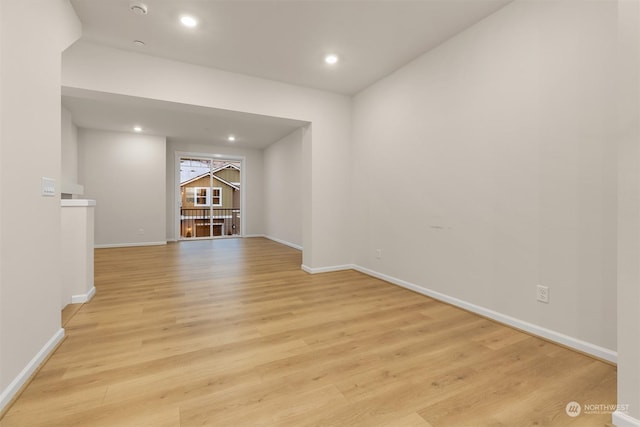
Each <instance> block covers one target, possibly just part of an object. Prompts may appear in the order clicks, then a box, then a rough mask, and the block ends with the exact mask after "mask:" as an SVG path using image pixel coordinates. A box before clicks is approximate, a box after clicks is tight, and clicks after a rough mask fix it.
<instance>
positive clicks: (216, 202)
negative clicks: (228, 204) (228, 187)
mask: <svg viewBox="0 0 640 427" xmlns="http://www.w3.org/2000/svg"><path fill="white" fill-rule="evenodd" d="M211 197H212V199H211V205H212V206H222V188H221V187H213V196H211Z"/></svg>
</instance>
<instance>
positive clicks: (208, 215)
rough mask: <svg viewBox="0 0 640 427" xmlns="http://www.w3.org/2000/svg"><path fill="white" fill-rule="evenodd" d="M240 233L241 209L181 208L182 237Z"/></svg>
mask: <svg viewBox="0 0 640 427" xmlns="http://www.w3.org/2000/svg"><path fill="white" fill-rule="evenodd" d="M238 235H240V209H233V208H213V209H209V208H180V237H181V238H183V239H190V238H198V237H223V236H238Z"/></svg>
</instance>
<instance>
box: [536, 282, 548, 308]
mask: <svg viewBox="0 0 640 427" xmlns="http://www.w3.org/2000/svg"><path fill="white" fill-rule="evenodd" d="M536 291H537V296H536V299H537V300H538V301H540V302H544V303H547V304H548V303H549V287H548V286H542V285H538V287H537V288H536Z"/></svg>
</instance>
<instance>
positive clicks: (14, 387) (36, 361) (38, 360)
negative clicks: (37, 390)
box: [0, 328, 64, 411]
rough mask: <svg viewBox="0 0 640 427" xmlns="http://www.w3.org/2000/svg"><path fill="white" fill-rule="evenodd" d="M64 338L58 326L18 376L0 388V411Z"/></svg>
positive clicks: (62, 331)
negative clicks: (0, 389)
mask: <svg viewBox="0 0 640 427" xmlns="http://www.w3.org/2000/svg"><path fill="white" fill-rule="evenodd" d="M63 338H64V329H62V328H60V329H58V331H57V332H56V333H55V334H54V335H53V336H52V337H51V338H50V339H49V341H48V342H47V343H46V344H45V345H44V347H42V348H41V349H40V351H39V352H38V353H37V354H36V355H35V356H34V357H33V359H31V361H30V362H29V363H28V364H27V366H25V368H24V369H23V370H22V372H20V373H19V374H18V376H17V377H16V378H15V379H14V380H13V381H11V383H10V384H9V385H8V386H7V388H5V389H4V390H2V393H0V411H2V410H3V409H4V408H5V406H7V405H8V404H9V403H10V402H11V400H12V399H13V398H14V397H15V396H16V394H17V393H18V392H19V391H20V389H21V388H22V386H24V385H25V383H26V382H27V381H28V380H29V378H31V375H33V373H34V372H35V371H36V370H37V369H38V368H39V367H40V365H41V364H42V362H44V361H45V360H46V358H47V357H48V356H49V354H51V352H52V351H53V350H54V349H55V348H56V346H57V345H58V344H59V343H60V341H62V339H63Z"/></svg>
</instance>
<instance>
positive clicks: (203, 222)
mask: <svg viewBox="0 0 640 427" xmlns="http://www.w3.org/2000/svg"><path fill="white" fill-rule="evenodd" d="M240 167H241V163H240V162H239V161H232V160H218V159H209V158H181V159H180V217H179V222H180V224H179V226H180V238H181V239H195V238H212V237H228V236H237V235H240Z"/></svg>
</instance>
